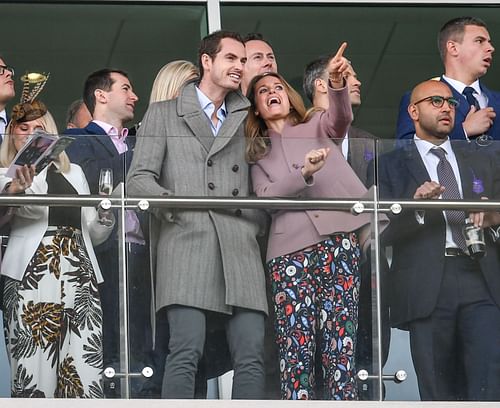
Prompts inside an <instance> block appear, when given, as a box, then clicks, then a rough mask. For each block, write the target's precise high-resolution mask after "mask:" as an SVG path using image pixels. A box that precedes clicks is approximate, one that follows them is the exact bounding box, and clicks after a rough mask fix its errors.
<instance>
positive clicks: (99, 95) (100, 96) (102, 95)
mask: <svg viewBox="0 0 500 408" xmlns="http://www.w3.org/2000/svg"><path fill="white" fill-rule="evenodd" d="M94 96H95V101H96V103H97V102H99V103H106V102H107V100H108V98H107V96H106V92H104V91H103V90H102V89H96V90H95V91H94Z"/></svg>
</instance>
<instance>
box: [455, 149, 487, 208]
mask: <svg viewBox="0 0 500 408" xmlns="http://www.w3.org/2000/svg"><path fill="white" fill-rule="evenodd" d="M453 150H454V152H455V157H456V158H457V163H458V169H459V171H460V181H461V184H462V194H463V198H464V199H474V198H478V195H477V194H478V193H479V190H477V188H479V187H481V186H482V181H481V180H479V179H478V178H477V177H476V174H474V170H473V166H472V161H471V154H470V152H468V151H467V150H466V149H464V148H459V147H457V148H454V149H453ZM478 183H479V184H478ZM474 189H476V193H475V192H474Z"/></svg>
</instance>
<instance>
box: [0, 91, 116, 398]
mask: <svg viewBox="0 0 500 408" xmlns="http://www.w3.org/2000/svg"><path fill="white" fill-rule="evenodd" d="M11 118H12V119H11V122H10V123H9V126H8V128H7V133H6V135H5V138H4V141H3V143H2V146H1V148H0V163H1V165H2V167H3V168H2V169H0V190H1V191H3V192H4V193H7V194H70V195H71V194H89V187H88V184H87V181H86V179H85V176H84V174H83V172H82V170H81V168H80V167H79V166H77V165H75V164H71V163H70V162H69V160H68V157H67V156H66V154H65V153H61V154H60V155H59V156H58V158H57V159H56V160H54V161H53V162H51V163H50V164H49V166H47V167H46V168H45V169H44V170H42V171H41V172H40V173H39V174H35V170H34V167H33V166H31V167H28V166H24V167H23V168H21V169H20V170H18V171H17V173H16V176H15V177H14V178H9V177H6V176H5V173H6V167H8V166H9V165H10V163H11V161H12V159H13V158H14V156H15V155H16V153H17V152H18V151H19V149H21V148H22V147H23V146H24V144H25V143H26V141H27V139H28V137H29V135H31V134H33V132H35V131H36V130H43V131H45V132H47V133H51V134H57V133H58V132H57V128H56V125H55V123H54V119H53V118H52V116H51V115H50V113H49V112H48V111H47V108H46V106H45V105H44V104H43V103H42V102H40V101H37V100H35V101H29V102H24V103H19V104H17V105H16V106H14V109H13V112H12V115H11ZM111 231H112V226H105V225H102V224H100V222H99V216H98V213H97V211H96V210H95V209H94V208H91V207H82V208H81V209H80V208H78V207H47V206H41V205H24V206H20V207H19V208H17V209H16V211H15V214H14V216H13V218H12V220H11V234H10V237H9V243H8V245H7V250H6V252H5V255H4V258H3V260H2V269H1V273H2V275H4V277H5V288H4V299H3V311H4V315H3V317H4V326H5V339H6V344H7V353H8V355H9V360H10V364H11V378H12V382H11V394H12V397H47V398H52V397H56V398H57V397H72V398H73V397H82V398H96V397H102V395H103V392H102V386H101V374H102V311H101V303H100V299H99V292H98V290H97V285H98V283H100V282H102V281H103V278H102V274H101V271H100V269H99V265H98V264H97V260H96V258H95V255H94V251H93V245H97V244H99V243H100V242H103V241H104V240H105V239H106V238H107V237H108V235H109V234H110V232H111Z"/></svg>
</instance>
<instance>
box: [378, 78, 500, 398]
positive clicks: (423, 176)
mask: <svg viewBox="0 0 500 408" xmlns="http://www.w3.org/2000/svg"><path fill="white" fill-rule="evenodd" d="M458 108H459V107H458V100H457V99H455V97H454V96H453V92H452V91H451V89H450V88H449V87H448V86H447V85H446V84H445V83H444V82H442V81H432V80H431V81H426V82H423V83H421V84H419V85H417V86H416V87H415V89H414V90H413V92H412V94H411V99H410V104H409V106H408V114H409V116H410V118H411V119H412V121H413V124H414V127H415V134H414V136H413V140H411V141H408V144H407V145H406V146H404V147H401V148H399V149H396V150H394V151H393V152H391V153H389V154H387V155H382V156H381V157H380V158H379V166H378V186H379V193H380V198H381V199H383V200H401V199H407V200H411V199H414V200H420V199H424V200H429V199H446V200H461V199H464V200H467V201H471V200H479V199H485V198H498V183H496V180H494V178H495V177H496V174H497V172H496V170H495V163H494V160H492V156H491V155H489V154H485V152H484V151H483V150H482V149H470V148H469V147H468V143H467V142H459V141H456V142H455V143H454V144H453V146H452V144H451V142H450V137H449V135H450V133H451V131H452V130H453V126H454V120H455V115H456V111H457V109H458ZM457 143H458V144H457ZM461 144H463V145H462V146H461ZM370 178H372V177H370ZM467 217H468V218H469V219H470V220H471V222H472V223H473V224H474V227H476V228H477V229H476V231H477V232H479V233H480V231H481V229H482V228H486V227H488V226H490V225H496V224H499V223H500V214H499V213H497V212H478V211H474V210H465V211H464V210H461V209H457V210H454V209H453V210H452V209H445V210H442V209H432V208H431V209H426V210H425V211H420V210H418V211H415V210H413V209H403V211H402V212H401V214H399V215H397V216H394V217H393V218H392V219H391V223H390V225H389V227H388V228H387V230H386V231H384V234H383V235H382V239H383V241H384V242H385V243H386V244H387V245H392V246H393V260H392V265H391V272H390V278H391V283H392V285H393V291H392V294H391V300H390V303H391V316H390V317H391V323H392V326H393V327H397V328H400V329H403V330H409V332H410V347H411V353H412V358H413V363H414V366H415V371H416V373H417V379H418V386H419V391H420V396H421V398H422V400H500V388H499V387H498V384H500V347H499V346H498V345H499V342H500V308H499V306H498V305H500V274H499V270H500V261H499V257H498V251H497V248H496V247H495V245H494V243H493V242H492V240H491V239H490V237H489V235H487V234H485V239H484V246H485V253H484V252H483V253H482V257H480V254H479V253H475V252H474V251H473V248H472V247H471V244H470V240H469V242H468V240H467V238H466V236H465V235H464V234H463V232H462V231H463V228H464V224H465V221H466V218H467Z"/></svg>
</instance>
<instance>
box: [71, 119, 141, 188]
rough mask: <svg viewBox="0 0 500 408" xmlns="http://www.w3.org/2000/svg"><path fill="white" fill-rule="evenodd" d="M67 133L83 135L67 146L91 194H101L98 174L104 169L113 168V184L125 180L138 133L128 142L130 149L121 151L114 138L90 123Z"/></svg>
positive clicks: (131, 136) (128, 139)
mask: <svg viewBox="0 0 500 408" xmlns="http://www.w3.org/2000/svg"><path fill="white" fill-rule="evenodd" d="M64 134H66V135H81V136H82V137H77V138H76V140H75V141H74V142H73V143H72V144H71V145H70V146H69V147H68V148H67V149H66V153H67V154H68V156H69V158H70V161H71V162H73V163H76V164H79V165H80V167H81V168H82V169H83V171H84V173H85V176H86V177H87V181H88V183H89V186H90V192H91V193H92V194H99V173H100V170H101V169H104V168H110V169H112V170H113V184H114V186H113V187H116V186H117V185H118V184H119V183H121V182H122V181H123V182H125V176H126V174H127V171H128V169H129V167H130V163H131V161H132V153H133V148H134V146H135V135H130V136H128V137H127V138H126V139H125V141H126V143H127V145H128V151H127V152H125V153H123V154H119V153H118V151H117V150H116V147H115V145H114V144H113V141H112V140H111V139H110V137H109V136H108V135H107V134H106V132H105V131H104V129H103V128H101V127H100V126H99V125H97V124H95V123H94V122H90V123H89V124H88V125H87V126H86V127H85V128H83V129H66V130H65V131H64Z"/></svg>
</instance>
